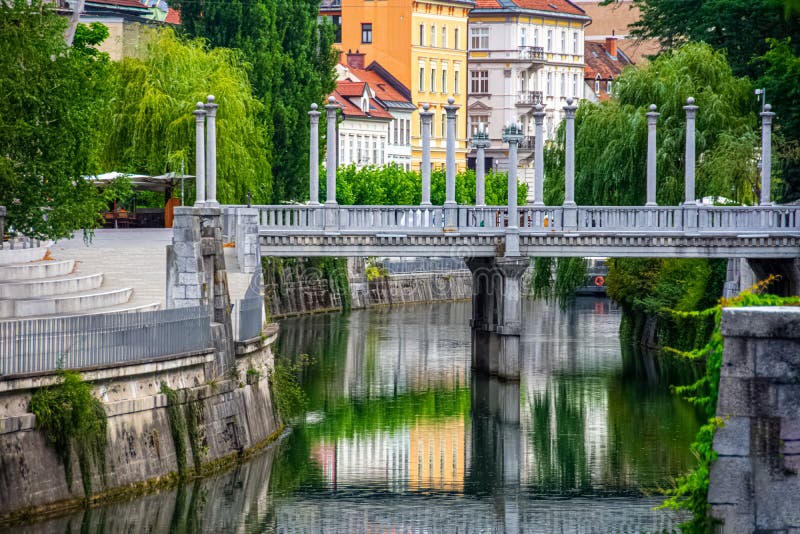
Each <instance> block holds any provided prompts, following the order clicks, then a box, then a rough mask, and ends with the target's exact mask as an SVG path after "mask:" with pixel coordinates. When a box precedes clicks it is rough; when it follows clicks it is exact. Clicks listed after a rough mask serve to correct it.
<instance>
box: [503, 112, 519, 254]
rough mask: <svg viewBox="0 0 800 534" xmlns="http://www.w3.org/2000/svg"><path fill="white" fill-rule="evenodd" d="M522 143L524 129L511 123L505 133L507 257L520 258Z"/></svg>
mask: <svg viewBox="0 0 800 534" xmlns="http://www.w3.org/2000/svg"><path fill="white" fill-rule="evenodd" d="M520 141H522V127H521V126H520V125H519V124H516V123H511V124H510V125H508V126H507V127H506V128H505V130H504V131H503V142H504V143H508V195H507V197H508V226H507V227H506V252H505V256H506V257H509V256H512V257H515V256H519V211H518V210H517V148H518V147H519V143H520Z"/></svg>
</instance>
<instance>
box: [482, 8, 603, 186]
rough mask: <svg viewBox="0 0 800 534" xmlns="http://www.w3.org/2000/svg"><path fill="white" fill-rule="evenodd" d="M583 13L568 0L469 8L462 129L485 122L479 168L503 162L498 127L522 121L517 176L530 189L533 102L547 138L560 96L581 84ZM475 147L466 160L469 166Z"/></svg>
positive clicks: (578, 91)
mask: <svg viewBox="0 0 800 534" xmlns="http://www.w3.org/2000/svg"><path fill="white" fill-rule="evenodd" d="M589 22H590V19H589V17H588V16H587V15H586V13H585V12H584V11H583V10H582V9H580V8H579V7H577V6H576V5H575V4H572V3H571V2H569V1H568V0H503V1H496V0H486V1H484V2H479V3H478V6H477V7H476V8H475V9H473V10H472V11H471V12H470V15H469V43H468V44H469V63H468V70H469V77H468V87H467V88H468V91H469V97H468V99H467V113H468V119H467V120H468V127H469V128H468V133H469V135H470V136H471V135H472V133H473V132H474V131H475V130H476V129H477V127H478V125H479V124H480V123H484V124H485V125H486V126H487V128H488V132H489V138H490V139H491V141H492V146H491V148H489V149H487V151H486V168H487V169H490V168H494V169H506V168H507V166H508V160H507V156H506V154H507V145H505V144H503V142H502V137H503V132H502V130H503V126H504V125H505V124H506V123H507V122H509V121H518V122H520V123H522V127H523V131H524V134H525V137H524V139H523V141H522V144H521V146H520V152H519V169H520V172H519V175H520V177H521V178H524V179H525V180H526V181H527V182H528V189H529V191H530V193H529V197H528V199H529V201H532V200H533V199H532V197H531V195H532V192H533V169H532V163H533V161H532V160H533V147H534V121H533V115H532V112H533V111H534V106H535V105H536V104H539V103H541V104H542V105H543V106H544V107H545V112H546V116H545V121H544V136H545V139H551V138H552V137H553V136H554V135H555V132H556V129H557V128H558V124H559V122H560V121H561V119H562V118H563V107H564V106H565V105H566V100H567V98H570V97H572V98H575V99H581V98H583V91H584V83H583V78H584V70H583V68H584V58H583V41H584V27H585V26H586V25H587V24H588V23H589ZM474 159H475V152H474V151H472V152H471V156H470V157H469V159H468V163H469V166H470V167H474Z"/></svg>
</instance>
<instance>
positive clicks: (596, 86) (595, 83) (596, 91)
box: [594, 74, 600, 95]
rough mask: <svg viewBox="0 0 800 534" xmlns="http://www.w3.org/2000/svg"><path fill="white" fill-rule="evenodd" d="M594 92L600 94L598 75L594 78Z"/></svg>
mask: <svg viewBox="0 0 800 534" xmlns="http://www.w3.org/2000/svg"><path fill="white" fill-rule="evenodd" d="M594 94H596V95H599V94H600V75H599V74H598V75H597V78H595V79H594Z"/></svg>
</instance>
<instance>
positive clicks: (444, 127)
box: [441, 113, 447, 137]
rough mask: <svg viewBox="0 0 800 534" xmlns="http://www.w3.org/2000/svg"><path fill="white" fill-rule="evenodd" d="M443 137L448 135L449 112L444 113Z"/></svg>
mask: <svg viewBox="0 0 800 534" xmlns="http://www.w3.org/2000/svg"><path fill="white" fill-rule="evenodd" d="M441 132H442V137H446V136H447V114H445V113H442V129H441Z"/></svg>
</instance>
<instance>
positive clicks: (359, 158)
mask: <svg viewBox="0 0 800 534" xmlns="http://www.w3.org/2000/svg"><path fill="white" fill-rule="evenodd" d="M356 141H357V143H358V151H357V153H356V156H357V158H358V159H356V162H357V163H361V144H362V143H361V136H358V139H356Z"/></svg>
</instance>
